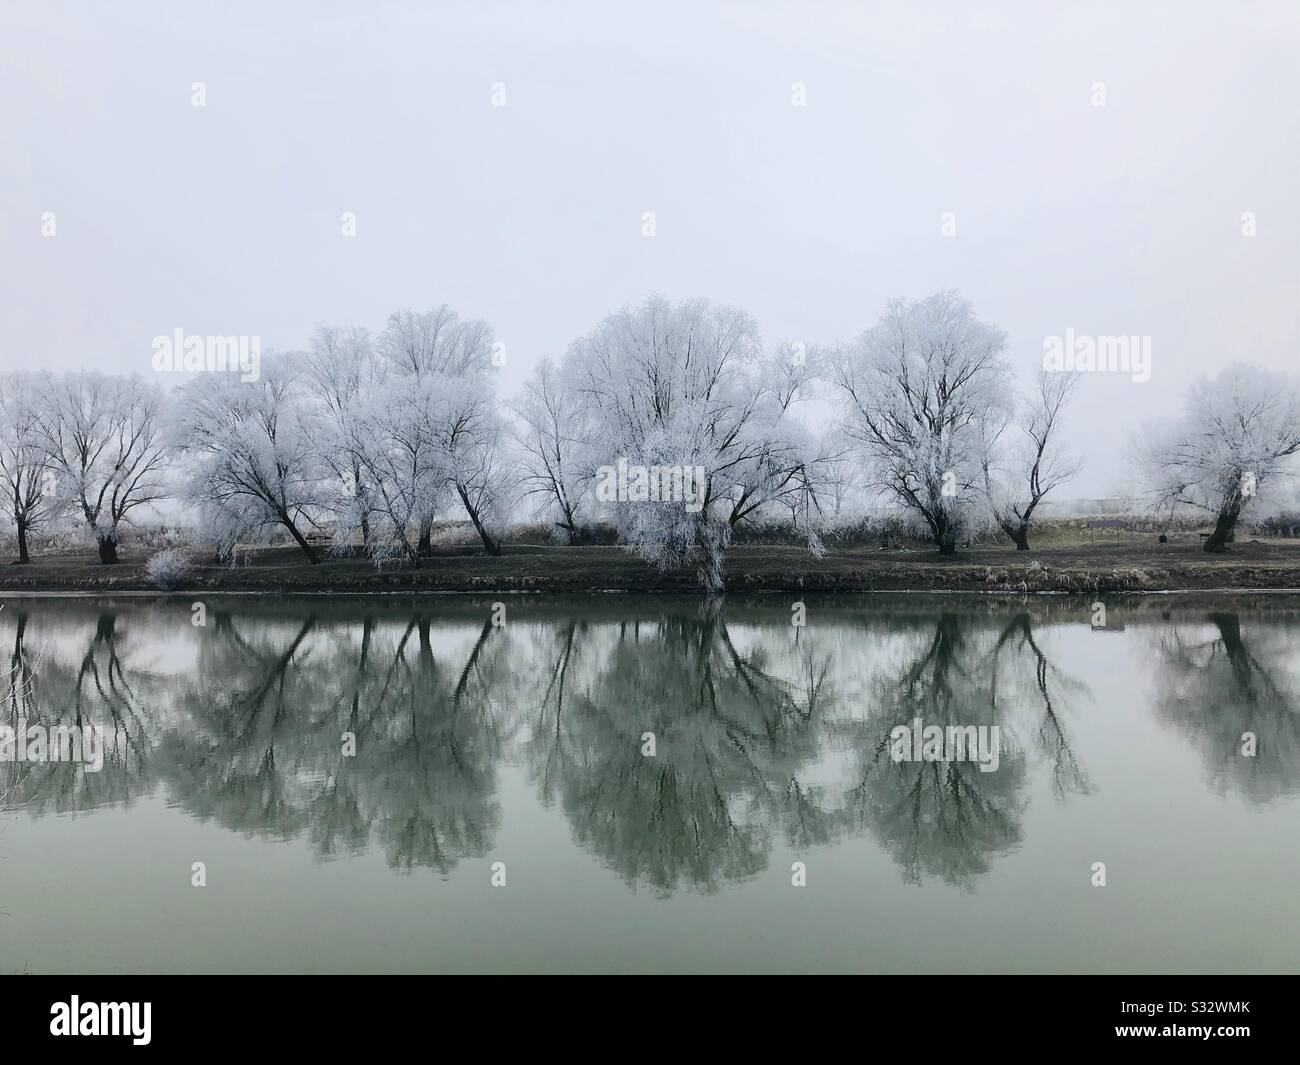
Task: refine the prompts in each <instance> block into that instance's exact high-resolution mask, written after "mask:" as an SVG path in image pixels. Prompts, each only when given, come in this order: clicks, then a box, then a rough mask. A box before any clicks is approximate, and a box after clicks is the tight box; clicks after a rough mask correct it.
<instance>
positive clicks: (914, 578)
mask: <svg viewBox="0 0 1300 1065" xmlns="http://www.w3.org/2000/svg"><path fill="white" fill-rule="evenodd" d="M200 558H210V555H204V556H200V555H199V554H198V552H196V553H195V559H196V565H195V567H194V569H193V572H192V573H191V574H190V576H189V577H188V578H186V579H185V580H184V581H183V582H182V583H181V585H180V586H179V589H178V590H182V591H195V592H205V591H206V592H262V593H266V594H269V595H273V594H292V593H302V592H318V593H319V592H337V593H357V592H387V593H392V592H407V593H410V592H415V593H419V592H477V593H480V594H506V593H565V592H606V591H618V592H686V593H693V592H697V591H698V590H699V586H698V583H697V580H696V577H695V573H694V571H693V570H689V569H682V570H673V571H670V572H668V573H660V572H659V571H658V570H657V569H656V568H655V567H653V566H649V565H647V564H645V563H644V562H641V561H640V560H638V559H636V558H634V557H633V556H631V555H629V554H628V553H626V552H625V551H623V550H621V549H619V548H617V547H555V546H534V545H511V546H510V547H508V548H507V549H506V551H505V553H504V554H502V555H500V556H498V557H493V556H490V555H487V554H484V553H483V552H481V551H478V550H473V549H467V548H449V549H443V550H441V551H439V552H437V553H436V554H435V555H434V556H433V557H431V558H429V559H426V560H425V561H424V563H423V564H422V565H421V566H420V567H419V568H415V567H412V566H399V567H390V568H385V569H382V570H379V569H376V568H375V567H374V566H373V565H372V564H370V563H369V562H366V561H365V560H362V559H348V558H331V559H326V560H325V561H323V562H321V563H320V564H318V565H315V566H312V565H308V564H307V563H306V562H305V561H304V560H303V558H302V555H301V554H300V553H299V552H297V551H296V550H290V549H288V548H265V549H261V550H255V551H251V552H248V553H247V561H246V562H245V563H243V564H241V565H238V566H233V567H232V566H223V565H218V564H216V563H215V562H210V561H208V562H206V564H205V563H201V562H199V561H198V560H199V559H200ZM145 561H146V558H145V557H144V556H143V553H141V556H140V557H136V556H134V555H132V554H126V555H125V556H124V558H123V560H122V561H121V562H119V563H118V564H117V565H115V566H104V565H101V564H99V562H98V561H97V559H96V558H95V556H94V555H93V554H92V553H89V552H87V553H84V554H75V555H52V556H41V557H37V558H36V559H35V560H34V561H33V562H32V564H30V565H25V566H16V565H10V566H0V592H9V593H20V594H21V593H31V592H105V593H112V592H128V591H157V590H158V588H157V586H156V585H155V584H154V583H153V582H152V581H151V580H150V579H149V576H148V574H147V573H146V571H145ZM724 576H725V580H726V585H727V589H728V590H729V591H737V592H739V591H782V592H803V591H808V592H814V591H829V592H835V591H843V592H862V591H966V592H994V593H1004V594H1005V593H1012V594H1015V593H1021V594H1023V593H1029V592H1070V593H1092V592H1161V591H1187V590H1211V589H1270V588H1271V589H1278V588H1292V589H1294V588H1300V541H1296V540H1278V541H1250V542H1243V543H1237V544H1234V545H1232V550H1231V551H1230V552H1228V553H1227V554H1223V555H1207V554H1206V553H1205V552H1203V551H1201V550H1200V547H1199V545H1198V544H1196V543H1193V542H1185V543H1169V544H1153V543H1149V542H1144V543H1135V542H1119V543H1102V544H1098V545H1088V546H1069V547H1049V548H1045V549H1043V550H1041V551H1031V552H1017V551H1014V550H1010V549H1008V548H1003V547H1000V546H998V547H976V548H971V549H969V550H967V551H964V552H962V553H960V554H958V555H957V556H956V557H951V558H943V557H941V556H939V555H938V554H936V553H934V552H932V551H922V550H906V551H899V550H878V549H871V548H862V547H857V548H848V549H838V550H831V551H829V552H828V553H827V554H826V556H825V557H823V558H820V559H818V558H814V557H813V556H812V555H810V554H809V553H808V552H807V551H804V550H801V549H799V548H794V547H767V546H752V545H739V546H736V547H733V548H732V550H731V551H730V552H729V553H728V555H727V562H726V566H725V570H724Z"/></svg>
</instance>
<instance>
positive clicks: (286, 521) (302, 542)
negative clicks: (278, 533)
mask: <svg viewBox="0 0 1300 1065" xmlns="http://www.w3.org/2000/svg"><path fill="white" fill-rule="evenodd" d="M280 521H281V522H282V523H283V525H284V527H285V528H286V529H288V530H289V532H290V534H291V535H292V536H293V538H294V539H295V540H296V541H297V542H298V546H299V547H301V548H302V552H303V554H304V555H306V556H307V561H308V562H310V563H311V564H312V565H313V566H314V565H316V563H317V562H319V561H320V559H319V558H317V557H316V551H315V549H314V548H313V547H312V546H311V544H309V543H308V542H307V538H306V537H305V536H303V534H302V533H300V532H299V531H298V526H296V525H295V524H294V523H293V519H292V518H290V517H283V518H281V519H280Z"/></svg>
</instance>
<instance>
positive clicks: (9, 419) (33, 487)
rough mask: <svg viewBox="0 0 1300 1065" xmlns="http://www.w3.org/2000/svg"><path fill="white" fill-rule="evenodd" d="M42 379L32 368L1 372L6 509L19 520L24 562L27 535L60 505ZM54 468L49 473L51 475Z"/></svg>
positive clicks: (0, 499) (1, 507)
mask: <svg viewBox="0 0 1300 1065" xmlns="http://www.w3.org/2000/svg"><path fill="white" fill-rule="evenodd" d="M41 416H42V414H41V394H40V382H39V381H38V379H37V378H35V377H33V376H32V375H31V374H21V373H12V374H3V375H0V514H2V515H4V517H5V518H7V519H8V520H9V521H11V522H12V523H13V525H14V529H15V531H16V533H17V536H18V562H19V563H22V564H24V565H25V564H26V563H28V562H30V561H31V555H30V552H29V550H28V546H27V537H28V535H29V534H31V533H33V532H36V531H37V530H39V529H40V528H41V526H43V525H44V524H45V523H46V522H47V521H48V520H49V519H50V518H51V517H53V516H54V515H55V514H56V513H57V512H58V509H59V506H60V500H59V496H58V493H57V492H56V491H54V490H53V489H54V482H53V478H54V471H53V470H52V469H50V468H49V467H48V466H47V464H46V463H47V459H46V456H45V451H44V450H43V449H42V447H41V444H40V437H39V425H40V419H41ZM47 474H48V476H47Z"/></svg>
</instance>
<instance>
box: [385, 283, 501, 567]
mask: <svg viewBox="0 0 1300 1065" xmlns="http://www.w3.org/2000/svg"><path fill="white" fill-rule="evenodd" d="M494 347H495V345H494V342H493V339H492V330H491V328H490V327H489V326H488V325H487V323H485V322H481V321H464V320H462V319H461V318H460V317H459V316H458V315H457V314H456V312H455V311H453V310H452V309H451V308H450V307H448V306H447V305H446V304H443V305H442V306H440V307H435V308H434V309H433V310H431V311H427V312H425V313H423V314H420V313H417V312H414V311H398V312H396V313H394V314H392V315H390V316H389V318H388V324H387V325H386V326H385V327H384V331H383V332H382V333H381V334H380V335H379V341H378V344H377V351H378V353H379V355H380V357H381V360H382V361H383V363H384V364H385V367H386V369H387V370H388V372H389V374H390V375H391V376H392V377H394V378H396V379H397V380H398V381H402V380H405V381H407V382H410V383H411V384H412V386H413V387H422V386H424V385H425V384H427V383H430V382H432V383H433V385H434V387H436V388H437V389H439V390H441V391H445V392H446V393H447V394H448V396H449V397H451V398H452V399H453V400H455V402H451V403H448V404H446V405H445V407H446V412H447V417H446V420H445V421H444V423H443V426H442V429H441V436H442V441H443V445H444V447H445V448H446V449H448V450H447V454H446V456H445V458H446V463H447V466H448V468H450V469H453V470H454V469H457V468H462V467H467V468H472V469H475V470H476V471H477V472H478V473H480V474H481V473H482V472H483V471H485V470H486V469H488V468H490V467H491V464H490V463H486V462H484V461H482V460H483V455H482V454H479V455H477V456H474V455H471V452H473V451H474V449H475V448H476V447H477V446H479V445H481V444H482V443H483V442H484V441H486V440H488V439H491V440H492V441H493V445H494V446H495V440H496V435H495V432H486V424H487V419H486V418H485V417H484V404H485V403H486V404H488V405H491V404H492V403H494V402H495V397H494V396H493V395H492V394H491V393H492V386H491V381H492V369H493V366H492V355H493V350H494ZM484 396H486V399H485V398H484ZM452 449H455V450H454V451H453V450H452ZM465 487H466V485H464V484H459V483H458V484H456V485H455V488H456V492H457V494H458V495H459V497H460V499H461V501H462V502H463V503H465V507H466V513H467V515H468V517H469V518H470V520H471V521H472V522H473V524H474V527H475V529H476V530H477V531H478V533H479V536H480V538H482V539H483V543H484V546H485V547H486V548H487V550H488V552H489V553H491V554H498V553H499V552H500V544H499V541H496V540H494V538H493V537H492V536H490V535H488V536H484V532H485V529H486V525H482V524H480V517H481V515H479V514H478V513H477V512H475V511H473V510H472V501H473V493H472V492H469V491H462V489H463V488H465ZM430 500H431V501H434V497H432V496H430ZM467 500H468V502H467ZM435 514H436V512H435V511H432V510H430V511H427V512H425V513H421V514H419V515H417V521H418V524H419V540H418V543H417V550H418V552H419V554H421V555H427V554H429V553H430V550H431V541H430V536H431V531H432V528H433V519H434V517H435Z"/></svg>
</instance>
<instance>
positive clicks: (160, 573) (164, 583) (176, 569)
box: [144, 547, 194, 592]
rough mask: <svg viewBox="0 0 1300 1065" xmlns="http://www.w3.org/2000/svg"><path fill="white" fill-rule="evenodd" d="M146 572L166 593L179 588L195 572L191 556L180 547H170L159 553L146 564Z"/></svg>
mask: <svg viewBox="0 0 1300 1065" xmlns="http://www.w3.org/2000/svg"><path fill="white" fill-rule="evenodd" d="M144 569H145V572H146V573H147V574H148V575H149V579H150V580H151V581H153V583H154V584H156V585H157V586H158V587H159V588H161V589H162V590H163V591H164V592H170V591H171V590H172V589H174V588H178V587H179V586H180V585H181V584H182V582H184V580H185V578H186V577H188V576H189V575H190V573H191V572H192V571H193V569H194V566H193V564H192V563H191V562H190V556H189V555H188V554H186V553H185V552H184V551H183V550H181V549H180V548H179V547H169V548H167V549H166V550H165V551H159V552H158V553H157V554H156V555H154V556H153V558H151V559H150V560H149V561H148V562H146V563H145V567H144Z"/></svg>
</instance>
